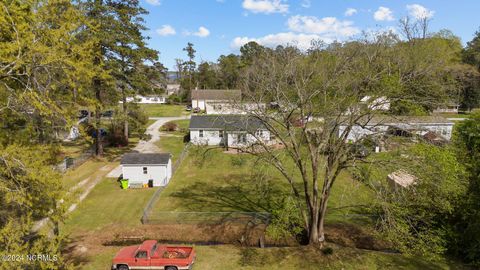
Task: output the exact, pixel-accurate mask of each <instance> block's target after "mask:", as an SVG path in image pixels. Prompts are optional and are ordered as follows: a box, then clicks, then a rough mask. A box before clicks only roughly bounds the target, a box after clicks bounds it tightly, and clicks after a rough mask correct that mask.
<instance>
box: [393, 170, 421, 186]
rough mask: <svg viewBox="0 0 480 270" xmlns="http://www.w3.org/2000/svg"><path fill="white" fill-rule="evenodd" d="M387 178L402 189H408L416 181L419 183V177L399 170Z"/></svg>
mask: <svg viewBox="0 0 480 270" xmlns="http://www.w3.org/2000/svg"><path fill="white" fill-rule="evenodd" d="M387 177H388V179H389V180H390V181H393V182H394V183H395V184H397V185H400V186H402V187H408V186H410V185H412V184H414V183H415V181H417V177H415V176H414V175H411V174H409V173H408V172H406V171H404V170H398V171H395V172H392V173H390V174H389V175H388V176H387Z"/></svg>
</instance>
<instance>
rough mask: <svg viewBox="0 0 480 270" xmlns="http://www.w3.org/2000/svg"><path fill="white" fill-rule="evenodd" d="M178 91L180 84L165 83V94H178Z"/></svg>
mask: <svg viewBox="0 0 480 270" xmlns="http://www.w3.org/2000/svg"><path fill="white" fill-rule="evenodd" d="M178 92H180V84H167V96H170V95H172V94H178Z"/></svg>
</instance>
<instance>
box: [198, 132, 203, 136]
mask: <svg viewBox="0 0 480 270" xmlns="http://www.w3.org/2000/svg"><path fill="white" fill-rule="evenodd" d="M198 137H200V138H203V130H199V131H198Z"/></svg>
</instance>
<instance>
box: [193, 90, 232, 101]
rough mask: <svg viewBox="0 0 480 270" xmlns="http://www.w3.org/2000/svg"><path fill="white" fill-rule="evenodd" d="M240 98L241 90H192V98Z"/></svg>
mask: <svg viewBox="0 0 480 270" xmlns="http://www.w3.org/2000/svg"><path fill="white" fill-rule="evenodd" d="M241 98H242V92H241V91H240V90H220V89H217V90H213V89H203V90H192V99H203V100H236V101H240V99H241Z"/></svg>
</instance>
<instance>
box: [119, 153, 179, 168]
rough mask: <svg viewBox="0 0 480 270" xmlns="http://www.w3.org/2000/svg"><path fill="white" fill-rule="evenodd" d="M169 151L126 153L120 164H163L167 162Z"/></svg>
mask: <svg viewBox="0 0 480 270" xmlns="http://www.w3.org/2000/svg"><path fill="white" fill-rule="evenodd" d="M169 160H170V153H127V154H125V155H123V157H122V161H121V162H120V164H122V165H123V164H129V165H163V164H168V161H169Z"/></svg>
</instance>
